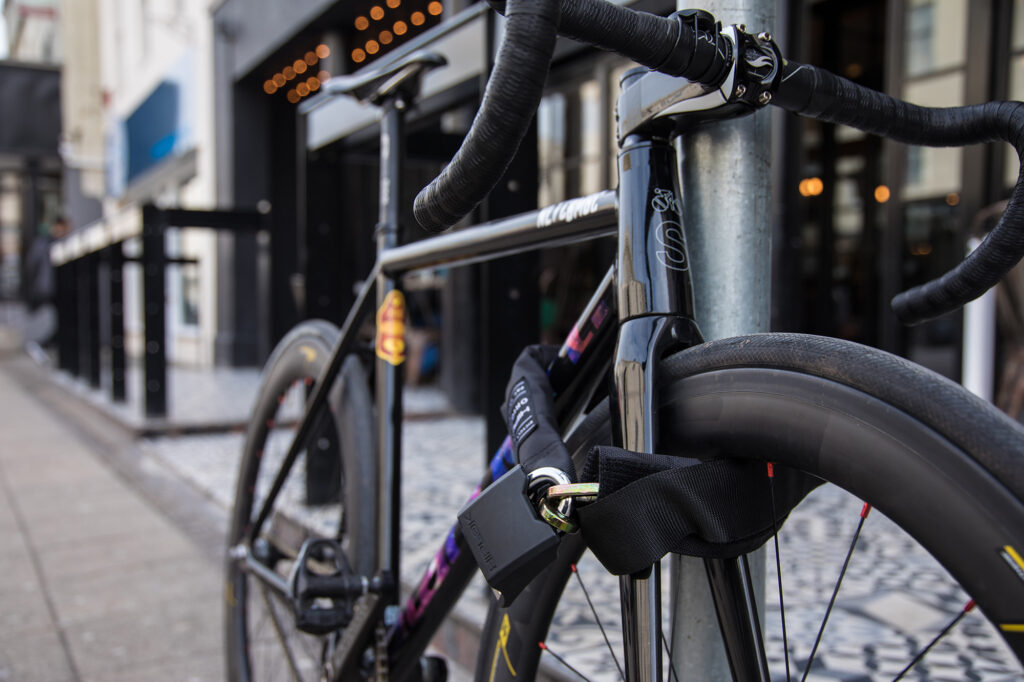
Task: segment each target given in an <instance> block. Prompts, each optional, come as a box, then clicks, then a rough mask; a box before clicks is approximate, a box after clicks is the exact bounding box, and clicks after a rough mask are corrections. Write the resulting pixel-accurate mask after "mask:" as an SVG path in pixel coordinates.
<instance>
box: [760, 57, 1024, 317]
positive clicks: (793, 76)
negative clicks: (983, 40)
mask: <svg viewBox="0 0 1024 682" xmlns="http://www.w3.org/2000/svg"><path fill="white" fill-rule="evenodd" d="M772 103H773V104H776V105H778V106H781V107H783V108H784V109H788V110H789V111H792V112H794V113H797V114H800V115H802V116H808V117H811V118H816V119H818V120H821V121H827V122H830V123H839V124H843V125H848V126H852V127H854V128H858V129H860V130H863V131H865V132H868V133H872V134H875V135H880V136H883V137H888V138H891V139H893V140H896V141H897V142H903V143H906V144H914V145H925V146H930V147H949V146H963V145H968V144H978V143H983V142H994V141H997V140H1001V141H1004V142H1009V143H1010V144H1012V145H1013V146H1014V148H1015V149H1016V150H1017V155H1018V156H1024V103H1021V102H990V103H988V104H977V105H973V106H965V107H951V108H948V109H936V108H928V107H921V106H917V105H914V104H909V103H907V102H903V101H901V100H898V99H895V98H892V97H890V96H888V95H884V94H882V93H880V92H876V91H874V90H871V89H869V88H865V87H863V86H860V85H857V84H855V83H851V82H850V81H848V80H846V79H845V78H841V77H839V76H836V75H834V74H832V73H829V72H828V71H825V70H824V69H819V68H817V67H814V66H808V65H806V64H798V63H796V62H789V63H787V64H786V65H785V67H784V68H783V72H782V78H781V82H780V85H779V89H778V91H777V92H776V93H775V97H774V98H773V100H772ZM1022 256H1024V165H1022V167H1021V173H1020V175H1018V177H1017V184H1016V186H1015V187H1014V188H1013V194H1012V195H1011V197H1010V201H1009V202H1008V204H1007V207H1006V211H1005V212H1004V213H1003V215H1002V217H1001V218H1000V219H999V222H998V223H997V224H996V226H995V227H994V228H993V229H992V231H991V232H990V233H989V234H988V236H987V237H986V238H985V240H984V241H983V242H982V243H981V245H980V246H979V247H978V248H977V249H975V250H974V251H973V252H972V253H971V254H970V255H968V256H967V258H965V259H964V260H963V262H961V263H960V264H959V265H957V266H956V267H955V268H954V269H952V270H950V271H949V272H947V273H946V274H945V275H943V276H942V277H940V278H938V279H935V280H932V281H930V282H927V283H926V284H922V285H921V286H917V287H914V288H913V289H910V290H909V291H905V292H903V293H901V294H899V295H898V296H896V297H895V298H893V300H892V307H893V310H894V311H895V312H896V315H897V317H899V319H900V320H901V321H903V322H905V323H907V324H917V323H919V322H924V321H925V320H929V319H931V318H934V317H938V316H939V315H943V314H945V313H948V312H951V311H953V310H956V309H957V308H959V307H960V306H962V305H963V304H964V303H967V302H968V301H971V300H973V299H975V298H977V297H978V296H981V295H982V294H983V293H985V292H986V291H988V289H990V288H991V287H992V286H994V285H995V284H996V283H998V282H999V280H1000V279H1002V277H1003V276H1004V275H1005V274H1006V273H1007V272H1009V270H1010V269H1011V268H1012V267H1013V266H1014V265H1016V263H1017V261H1019V260H1020V259H1021V257H1022Z"/></svg>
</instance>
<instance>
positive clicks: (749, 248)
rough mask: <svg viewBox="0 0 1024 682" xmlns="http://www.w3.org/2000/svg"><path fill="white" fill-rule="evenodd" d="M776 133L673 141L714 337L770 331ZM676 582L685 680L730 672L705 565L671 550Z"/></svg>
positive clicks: (753, 24) (766, 14)
mask: <svg viewBox="0 0 1024 682" xmlns="http://www.w3.org/2000/svg"><path fill="white" fill-rule="evenodd" d="M677 6H678V7H679V8H680V9H684V8H686V7H689V6H690V3H689V2H686V0H681V1H680V2H679V3H678V4H677ZM701 6H702V7H704V8H705V9H707V10H709V11H710V12H711V13H712V14H714V15H715V16H716V17H717V18H718V19H719V20H720V21H721V22H722V23H723V24H727V25H728V24H745V25H746V26H747V30H748V31H750V32H752V33H757V32H760V31H768V32H774V30H775V2H774V0H728V1H726V0H705V2H703V3H702V4H701ZM770 138H771V121H770V116H769V114H768V113H767V112H765V111H762V112H759V113H758V114H757V115H755V116H748V117H745V118H741V119H738V120H732V121H723V122H720V123H716V124H714V125H709V126H707V127H704V128H702V129H701V130H700V131H697V132H694V133H690V134H688V135H687V136H686V138H685V139H684V140H682V141H681V142H680V143H677V150H678V152H679V158H680V162H681V164H682V169H681V177H682V184H683V207H684V208H683V213H684V215H683V217H684V220H685V221H686V226H687V240H688V246H689V249H690V256H691V264H692V265H691V267H692V270H693V284H694V304H695V307H696V317H697V323H698V324H699V325H700V329H701V331H702V332H703V334H704V338H705V339H707V340H709V341H710V340H713V339H720V338H725V337H728V336H735V335H738V334H749V333H754V332H765V331H768V329H769V323H770V314H771V307H770V303H771V301H770V292H769V288H770V284H771V221H770V216H771V145H770ZM751 559H752V560H751V569H752V573H753V574H754V584H755V585H759V586H763V584H764V579H763V575H764V555H763V553H758V554H755V555H754V556H753V557H751ZM671 579H672V583H673V584H672V587H673V590H672V595H673V597H672V598H673V599H674V600H675V606H676V608H679V609H681V611H680V613H681V614H683V615H684V616H685V617H682V618H679V619H678V620H677V621H676V627H675V631H674V632H673V633H672V640H673V645H672V651H673V659H674V664H673V665H674V668H675V671H676V672H677V673H678V675H679V679H680V680H727V679H730V672H729V664H728V662H727V660H726V657H725V649H724V646H723V644H722V637H721V634H720V633H719V629H718V625H717V619H716V616H715V608H714V604H713V601H712V598H711V594H710V592H709V590H708V578H707V573H706V571H705V568H704V562H703V561H702V560H700V559H692V558H689V557H673V560H672V578H671Z"/></svg>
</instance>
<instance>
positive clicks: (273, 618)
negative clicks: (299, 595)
mask: <svg viewBox="0 0 1024 682" xmlns="http://www.w3.org/2000/svg"><path fill="white" fill-rule="evenodd" d="M260 596H262V597H263V605H264V606H265V607H266V609H267V614H268V615H269V616H270V622H271V624H272V625H273V626H274V632H275V633H276V634H277V641H278V642H280V643H281V648H282V649H283V650H284V655H285V658H286V659H287V661H288V668H289V669H290V670H291V673H292V679H294V680H295V682H302V675H300V674H299V667H298V665H297V664H296V662H295V656H294V655H293V654H292V650H291V649H290V648H289V647H288V637H287V635H285V633H284V628H282V626H281V621H280V619H279V618H278V617H277V611H275V610H274V605H273V603H272V602H271V600H270V594H269V593H268V592H267V588H265V587H263V586H262V585H260Z"/></svg>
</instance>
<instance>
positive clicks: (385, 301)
mask: <svg viewBox="0 0 1024 682" xmlns="http://www.w3.org/2000/svg"><path fill="white" fill-rule="evenodd" d="M404 117H405V103H404V101H403V100H402V99H401V97H396V98H394V99H390V100H388V101H387V102H385V103H384V105H383V117H382V119H381V124H380V125H381V134H380V211H379V214H378V215H379V218H378V223H377V228H376V232H375V236H376V241H377V254H378V259H379V257H380V254H381V253H382V252H383V251H385V250H387V249H390V248H394V247H396V246H398V241H399V219H398V215H399V206H400V204H399V201H400V198H401V193H400V192H401V183H400V178H401V169H402V160H403V159H402V155H403V151H404V137H403V136H404V134H405V130H404V128H405V126H404V123H405V120H404ZM376 288H377V334H376V341H375V344H374V349H375V353H376V372H375V382H376V386H375V392H374V395H375V397H376V404H377V467H378V469H377V481H378V484H377V485H378V495H377V505H378V506H377V537H378V541H377V571H378V573H380V574H382V575H387V576H389V577H390V579H391V584H392V585H394V586H395V588H394V594H391V595H386V597H388V602H389V603H396V602H397V600H398V596H399V595H398V581H399V541H400V538H401V532H400V531H401V529H400V526H399V521H400V517H401V514H400V512H401V506H400V504H399V501H400V499H401V474H402V461H401V454H402V374H401V373H402V369H403V367H402V365H403V363H404V361H405V297H404V294H403V292H402V289H401V282H400V280H398V279H396V278H394V277H392V276H390V275H388V274H385V273H384V272H383V271H382V272H381V274H379V275H378V276H377V287H376Z"/></svg>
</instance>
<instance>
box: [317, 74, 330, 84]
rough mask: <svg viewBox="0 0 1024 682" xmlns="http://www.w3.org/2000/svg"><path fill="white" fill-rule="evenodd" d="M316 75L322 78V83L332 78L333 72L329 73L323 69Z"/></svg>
mask: <svg viewBox="0 0 1024 682" xmlns="http://www.w3.org/2000/svg"><path fill="white" fill-rule="evenodd" d="M316 77H317V78H319V79H320V82H321V83H326V82H327V81H329V80H330V79H331V74H329V73H327V72H326V71H321V72H320V73H318V74H317V75H316Z"/></svg>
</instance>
